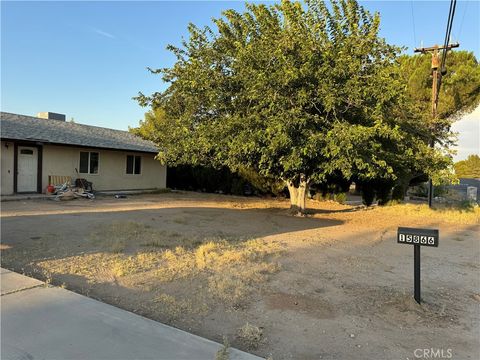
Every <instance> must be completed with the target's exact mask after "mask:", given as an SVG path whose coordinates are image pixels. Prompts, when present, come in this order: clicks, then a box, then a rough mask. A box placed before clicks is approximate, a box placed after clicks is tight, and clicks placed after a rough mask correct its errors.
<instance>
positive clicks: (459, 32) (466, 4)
mask: <svg viewBox="0 0 480 360" xmlns="http://www.w3.org/2000/svg"><path fill="white" fill-rule="evenodd" d="M469 3H470V1H465V7H464V8H463V15H462V20H461V21H460V30H459V31H458V38H457V39H458V40H460V36H462V30H463V22H464V20H465V14H466V13H467V8H468V4H469Z"/></svg>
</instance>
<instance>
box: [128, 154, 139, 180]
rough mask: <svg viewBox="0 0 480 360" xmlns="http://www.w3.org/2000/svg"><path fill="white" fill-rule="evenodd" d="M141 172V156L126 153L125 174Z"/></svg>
mask: <svg viewBox="0 0 480 360" xmlns="http://www.w3.org/2000/svg"><path fill="white" fill-rule="evenodd" d="M141 173H142V157H141V156H133V155H127V174H136V175H138V174H141Z"/></svg>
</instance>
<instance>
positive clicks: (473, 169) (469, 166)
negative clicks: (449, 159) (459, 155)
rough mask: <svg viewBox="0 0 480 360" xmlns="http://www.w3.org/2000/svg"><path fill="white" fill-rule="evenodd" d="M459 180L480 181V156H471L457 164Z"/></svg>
mask: <svg viewBox="0 0 480 360" xmlns="http://www.w3.org/2000/svg"><path fill="white" fill-rule="evenodd" d="M455 174H456V175H457V177H458V178H467V179H480V156H478V155H469V156H468V158H467V159H466V160H462V161H459V162H456V163H455Z"/></svg>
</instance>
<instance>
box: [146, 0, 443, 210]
mask: <svg viewBox="0 0 480 360" xmlns="http://www.w3.org/2000/svg"><path fill="white" fill-rule="evenodd" d="M213 22H214V24H215V26H216V31H213V30H211V29H210V28H209V27H205V28H203V29H199V28H197V27H196V26H195V25H193V24H191V25H190V26H189V33H190V36H189V39H188V40H184V41H183V43H182V46H181V47H174V46H169V50H171V51H172V52H173V53H174V54H175V55H176V56H177V62H176V63H175V64H174V65H173V66H172V67H171V68H165V69H156V70H151V71H152V72H153V73H158V74H161V75H162V79H163V81H164V82H166V83H167V84H168V88H167V89H166V90H165V91H163V92H158V93H155V94H152V95H151V96H145V95H143V94H139V96H138V97H137V99H138V101H139V102H140V104H141V105H143V106H151V107H152V108H153V109H154V110H153V111H154V112H160V113H161V119H159V120H155V121H154V120H152V119H150V121H149V120H148V119H147V124H144V125H143V126H144V127H148V126H150V125H149V124H148V122H154V123H155V125H154V135H151V136H150V138H152V139H154V141H156V142H157V143H158V144H159V146H160V148H161V151H160V153H159V155H158V157H159V159H160V160H161V161H163V162H165V163H167V164H169V165H178V164H192V165H202V164H205V165H213V166H218V167H220V166H227V167H229V168H230V169H231V170H232V171H239V170H240V169H251V170H253V171H255V172H256V173H258V174H260V175H263V176H268V177H270V178H274V179H277V180H281V181H284V182H285V184H286V185H287V186H288V189H289V192H290V199H291V204H292V207H293V208H295V209H298V210H300V211H303V210H304V209H305V191H306V189H307V188H308V184H309V183H311V182H317V183H318V182H324V181H326V180H327V179H328V178H329V177H337V178H338V177H341V178H344V179H351V178H353V177H355V179H357V180H359V181H370V180H373V179H377V180H378V179H383V180H385V181H394V180H395V179H396V178H397V175H396V173H398V172H399V171H400V169H402V168H404V167H409V168H410V169H412V170H415V171H420V170H421V171H423V172H424V173H426V174H429V175H431V176H433V175H435V174H438V169H441V168H445V167H446V166H447V165H448V164H449V161H450V160H449V158H448V157H447V156H446V155H445V153H444V152H442V151H441V149H438V148H437V149H430V148H429V147H428V141H426V140H425V139H426V138H428V131H429V128H428V124H426V123H425V122H422V121H418V119H417V117H418V113H417V111H418V109H417V108H416V107H415V106H413V105H412V102H411V99H410V97H409V96H407V93H406V91H405V86H404V83H403V78H402V76H401V74H400V68H399V66H397V63H396V59H397V57H398V54H399V52H400V51H401V49H399V48H397V47H395V46H392V45H389V44H387V43H386V42H385V40H384V39H383V38H381V37H380V36H379V35H378V31H379V26H380V16H379V14H377V13H375V14H371V13H369V12H368V11H367V10H365V9H364V8H363V7H362V6H359V5H358V3H357V2H356V1H354V0H349V1H332V2H331V6H328V7H327V5H325V4H324V2H323V1H321V0H311V1H307V2H306V3H305V6H302V4H301V3H299V2H291V1H282V2H281V3H279V4H276V5H273V6H266V5H263V4H261V5H255V4H247V5H246V11H245V12H244V13H238V12H236V11H234V10H227V11H225V12H224V13H223V17H222V18H220V19H215V20H213ZM151 114H154V113H151ZM154 118H155V117H154Z"/></svg>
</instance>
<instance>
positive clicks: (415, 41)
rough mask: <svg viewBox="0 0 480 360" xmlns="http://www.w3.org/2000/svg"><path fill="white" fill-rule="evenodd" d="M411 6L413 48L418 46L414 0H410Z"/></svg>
mask: <svg viewBox="0 0 480 360" xmlns="http://www.w3.org/2000/svg"><path fill="white" fill-rule="evenodd" d="M410 8H411V10H412V24H413V48H415V46H417V34H416V31H415V15H414V12H413V0H411V1H410Z"/></svg>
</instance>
